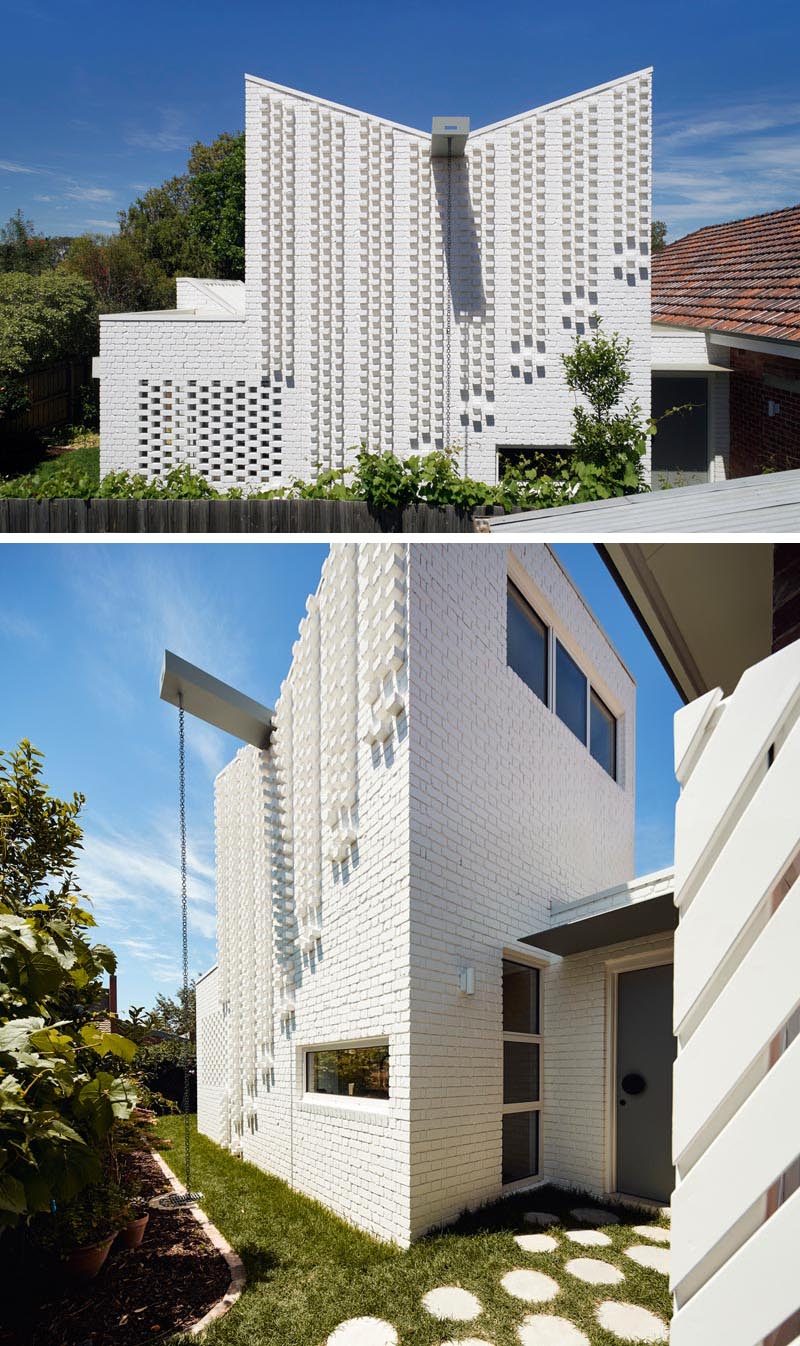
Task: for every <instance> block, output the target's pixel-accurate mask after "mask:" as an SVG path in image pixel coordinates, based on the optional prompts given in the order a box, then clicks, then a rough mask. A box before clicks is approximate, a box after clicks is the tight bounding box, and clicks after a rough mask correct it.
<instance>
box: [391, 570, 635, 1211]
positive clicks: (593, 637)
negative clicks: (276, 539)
mask: <svg viewBox="0 0 800 1346" xmlns="http://www.w3.org/2000/svg"><path fill="white" fill-rule="evenodd" d="M510 550H511V552H512V553H513V556H514V558H515V560H516V562H517V565H518V566H520V567H522V569H523V570H524V572H526V573H527V575H528V576H529V577H530V578H529V580H528V582H527V585H526V588H527V592H528V594H529V596H530V598H531V601H532V602H533V603H534V606H535V607H537V609H538V610H539V612H540V615H541V616H542V617H543V618H545V619H547V620H550V621H552V622H553V623H554V624H555V625H556V627H557V629H558V630H559V631H560V632H561V634H563V636H564V638H565V640H567V639H568V640H569V641H570V643H571V646H572V651H573V653H574V654H575V656H576V657H577V658H578V659H579V661H580V662H581V664H582V665H583V667H584V668H585V670H586V671H587V672H588V673H589V674H590V675H591V676H592V679H593V682H594V684H595V685H596V686H597V687H598V690H599V691H601V692H602V693H603V694H604V695H605V697H606V698H607V700H608V702H609V703H610V704H611V705H612V706H614V707H615V708H617V709H619V710H621V711H622V712H623V723H622V726H621V744H620V758H621V784H617V783H616V782H615V781H613V780H612V779H611V778H610V776H608V775H607V774H606V772H605V771H603V770H602V768H601V767H599V766H598V765H597V763H596V762H595V761H594V760H593V759H592V758H591V757H590V755H589V753H588V751H587V750H586V748H585V747H584V746H583V744H581V743H580V742H579V741H578V740H577V739H576V738H575V737H574V735H573V734H572V733H571V732H570V731H569V730H568V729H567V728H566V727H565V726H564V725H563V724H562V722H561V721H560V720H559V719H558V718H557V716H556V715H555V714H554V713H553V711H552V710H550V709H548V708H547V707H546V706H545V705H544V704H543V703H542V702H541V701H540V700H539V699H538V698H537V697H536V696H535V695H534V694H533V693H532V692H531V691H530V689H529V688H528V687H527V686H526V685H525V684H524V683H523V682H522V681H521V679H520V678H518V677H517V675H516V674H515V673H514V672H513V671H512V670H511V669H510V668H508V667H507V664H506V645H505V641H506V615H505V614H506V576H507V567H508V559H507V556H508V554H507V551H506V549H505V548H501V547H486V548H485V547H482V546H479V545H475V544H465V545H461V546H458V547H454V546H442V547H433V546H417V547H414V548H413V550H412V558H411V582H410V610H411V650H410V658H411V669H410V680H411V725H412V747H411V772H410V774H411V781H410V791H411V824H410V831H411V987H412V1020H411V1030H412V1031H411V1057H412V1063H413V1071H412V1077H411V1082H412V1113H411V1116H412V1150H411V1182H412V1230H413V1233H414V1234H415V1235H416V1234H419V1233H421V1232H423V1230H424V1229H426V1228H428V1227H429V1226H430V1225H432V1224H434V1223H435V1222H438V1221H441V1220H446V1219H449V1218H451V1217H453V1216H455V1215H456V1214H457V1213H458V1212H459V1210H461V1209H463V1208H464V1207H465V1206H468V1205H469V1206H471V1205H475V1204H477V1203H479V1202H480V1201H484V1200H488V1199H490V1198H492V1197H494V1196H497V1195H498V1194H499V1193H500V1190H501V1111H500V1105H501V1102H502V1049H501V1045H500V1043H501V961H502V950H503V947H504V945H510V944H513V942H514V941H515V940H517V939H519V938H520V937H522V936H524V935H528V934H532V933H533V932H534V931H535V930H536V929H538V928H541V927H542V926H544V925H546V924H547V923H548V919H549V912H550V900H551V899H552V898H556V899H560V900H562V901H569V900H570V899H575V898H578V897H583V896H585V895H586V894H588V893H591V892H593V891H595V890H598V889H601V888H604V887H609V886H611V885H613V884H615V883H617V882H622V881H623V880H624V879H627V878H629V877H631V875H632V873H633V806H634V715H635V688H634V685H633V682H632V680H631V678H630V675H629V674H628V673H627V671H626V670H625V668H624V667H623V665H622V664H621V662H620V660H619V658H618V656H617V655H616V653H615V651H614V650H613V648H612V646H611V645H610V644H609V642H608V640H607V638H606V637H605V635H604V634H603V632H602V631H601V630H600V628H599V626H598V625H597V623H596V621H595V620H594V618H593V616H592V614H591V613H590V612H589V610H588V609H587V607H586V606H585V604H584V603H583V601H582V599H581V598H580V596H579V595H578V593H577V592H576V590H575V589H574V587H573V585H572V583H571V582H570V580H569V579H568V578H567V576H566V574H565V573H564V571H563V570H562V569H561V567H560V565H559V564H558V562H557V560H556V559H555V557H554V556H553V554H552V553H551V552H550V550H549V549H548V548H546V547H544V546H541V545H527V546H515V547H513V548H512V549H510ZM527 952H528V953H529V954H530V952H531V950H530V949H529V948H528V949H527ZM462 965H463V966H472V967H474V968H475V972H476V992H475V995H474V997H465V996H461V995H459V992H458V983H457V977H458V968H459V966H462ZM550 1017H551V1016H549V1015H548V1020H549V1018H550ZM544 1059H545V1061H547V1059H548V1044H547V1040H546V1039H545V1043H544ZM563 1120H564V1118H563V1111H562V1109H561V1107H560V1103H559V1101H558V1100H557V1099H556V1098H552V1099H551V1100H550V1102H549V1104H548V1109H547V1112H546V1115H545V1119H544V1122H545V1130H544V1163H545V1166H546V1171H548V1172H551V1173H552V1172H554V1166H553V1164H551V1162H550V1149H549V1147H550V1145H551V1143H552V1139H553V1138H554V1137H555V1135H556V1133H557V1132H558V1130H559V1128H560V1126H561V1125H562V1121H563ZM593 1143H594V1142H593V1140H592V1139H591V1138H589V1137H588V1136H587V1150H588V1151H589V1153H590V1154H591V1150H592V1146H593ZM586 1172H587V1175H588V1174H589V1173H590V1172H591V1163H587V1167H586Z"/></svg>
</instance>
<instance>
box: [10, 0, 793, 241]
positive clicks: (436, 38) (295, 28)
mask: <svg viewBox="0 0 800 1346" xmlns="http://www.w3.org/2000/svg"><path fill="white" fill-rule="evenodd" d="M2 8H3V79H2V82H1V83H0V220H5V219H7V218H8V216H9V215H10V214H11V213H12V212H13V211H14V210H16V209H17V207H22V209H23V210H24V212H25V213H26V214H27V215H29V216H30V217H32V218H33V219H34V221H35V223H36V225H37V226H38V227H39V228H40V229H42V230H44V231H46V232H50V233H80V232H82V231H84V230H87V229H88V230H95V231H99V232H103V231H106V232H107V231H108V230H110V229H111V228H113V227H114V226H115V223H116V212H117V210H119V209H121V208H123V207H125V206H126V205H128V204H129V203H130V202H131V201H132V200H133V199H134V198H135V197H136V196H137V195H138V194H139V193H140V192H141V191H143V190H144V189H146V188H147V187H148V186H152V185H154V184H157V183H159V182H161V181H163V179H164V178H166V177H168V176H170V175H172V174H174V173H177V172H180V171H181V170H182V169H183V167H184V165H185V161H186V151H187V148H188V146H189V145H190V144H191V143H192V142H193V141H194V140H198V139H199V140H205V141H207V140H209V139H211V138H213V137H214V136H215V135H216V134H217V133H218V132H220V131H223V130H236V129H238V128H240V127H241V126H242V124H243V80H242V76H243V73H244V71H245V70H247V71H249V72H250V73H252V74H256V75H262V76H264V77H265V78H268V79H273V80H275V81H277V82H278V83H282V84H288V85H290V86H292V87H294V88H300V89H306V90H310V91H311V92H314V93H317V94H320V95H322V96H325V97H328V98H332V99H334V100H335V101H337V102H342V103H348V104H351V105H355V106H357V107H362V108H364V109H366V110H368V111H370V112H374V113H377V114H380V115H383V116H386V117H390V118H392V119H394V120H397V121H401V122H405V123H409V124H411V125H415V126H421V127H427V126H428V125H429V123H430V118H431V115H432V114H433V113H440V112H464V113H467V114H468V115H469V116H470V117H471V118H472V121H473V125H476V126H479V125H486V124H487V123H489V122H492V121H495V120H498V119H501V118H503V117H507V116H510V115H511V114H513V113H516V112H520V111H523V110H525V109H527V108H530V107H533V106H537V105H538V104H541V103H545V102H548V101H550V100H552V99H555V98H560V97H562V96H564V95H567V94H570V93H574V92H576V91H578V90H580V89H582V88H587V87H590V86H591V85H594V84H599V83H602V82H603V81H605V80H608V79H612V78H615V77H616V76H619V75H623V74H627V73H629V72H630V71H633V70H636V69H640V68H642V67H644V66H649V65H652V66H654V67H655V84H654V100H655V210H656V214H657V215H658V216H660V217H661V218H664V219H666V220H667V222H668V224H669V228H670V234H669V236H670V237H671V238H677V237H679V236H680V235H681V234H683V233H686V232H688V231H689V230H690V229H694V228H697V227H699V226H700V225H702V224H709V223H713V222H715V221H717V220H722V219H735V218H737V217H740V216H742V215H747V214H753V213H755V212H757V211H761V210H771V209H776V208H778V207H780V206H783V205H789V204H794V203H796V202H797V201H798V200H800V87H798V81H797V52H798V42H799V41H800V8H799V7H798V5H797V2H796V0H770V3H769V4H763V5H757V6H754V5H752V4H751V3H744V2H743V0H691V3H689V0H668V3H664V4H651V5H642V4H640V3H635V4H634V3H630V2H628V3H620V2H619V0H610V2H606V3H597V0H592V2H591V3H587V2H586V0H572V3H570V4H568V5H564V4H561V5H558V4H556V5H553V4H549V5H543V4H535V3H533V4H532V3H530V0H513V2H511V0H496V2H495V3H493V4H490V5H487V4H486V3H484V2H482V3H477V2H476V0H460V3H458V4H456V3H454V0H437V3H435V4H431V3H430V0H425V2H424V3H423V2H422V0H410V2H407V3H405V4H401V5H388V4H381V3H375V0H369V3H366V2H365V0H336V3H334V4H332V3H330V0H325V2H324V3H321V0H305V3H301V4H295V5H292V4H283V5H277V4H273V5H267V4H264V3H263V0H258V3H254V2H251V0H231V2H230V3H228V4H226V5H220V4H219V3H218V0H217V2H216V3H213V4H212V3H210V0H192V3H188V2H187V0H170V3H168V4H164V3H163V0H161V2H160V3H158V4H156V3H153V0H138V3H137V4H136V5H135V6H131V5H129V4H126V3H122V2H121V0H108V3H106V4H105V5H104V6H102V7H101V8H98V6H97V5H96V4H95V3H94V2H93V0H92V3H90V0H70V3H69V4H64V3H63V0H59V3H55V2H54V0H3V7H2Z"/></svg>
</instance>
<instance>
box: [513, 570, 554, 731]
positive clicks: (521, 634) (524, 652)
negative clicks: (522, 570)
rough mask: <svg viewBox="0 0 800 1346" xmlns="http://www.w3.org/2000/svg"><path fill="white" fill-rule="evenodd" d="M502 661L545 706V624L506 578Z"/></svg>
mask: <svg viewBox="0 0 800 1346" xmlns="http://www.w3.org/2000/svg"><path fill="white" fill-rule="evenodd" d="M506 614H507V615H506V663H507V664H508V666H509V668H513V670H514V672H515V673H516V674H518V676H519V677H520V678H522V681H523V682H525V683H527V684H528V686H529V687H530V689H531V691H532V692H535V693H536V695H537V696H538V697H539V700H540V701H544V703H545V705H547V627H546V626H545V624H544V622H543V621H541V619H540V618H539V617H537V615H536V613H535V612H534V610H533V608H532V607H531V606H530V604H529V603H528V602H526V600H525V599H524V598H523V596H522V594H521V593H520V591H519V589H518V588H517V586H516V585H515V584H512V583H511V580H509V581H508V596H507V600H506Z"/></svg>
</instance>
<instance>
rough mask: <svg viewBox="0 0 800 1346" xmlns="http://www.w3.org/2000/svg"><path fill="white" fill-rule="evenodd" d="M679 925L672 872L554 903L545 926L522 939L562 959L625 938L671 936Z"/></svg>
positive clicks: (663, 872)
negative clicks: (553, 911) (551, 916)
mask: <svg viewBox="0 0 800 1346" xmlns="http://www.w3.org/2000/svg"><path fill="white" fill-rule="evenodd" d="M677 924H678V910H677V907H676V906H675V898H674V892H673V873H672V871H671V870H661V871H660V872H659V873H658V874H655V875H646V876H645V877H643V878H640V879H633V880H631V881H630V883H624V884H621V885H620V886H619V887H618V888H612V889H609V890H608V891H607V892H604V893H597V894H594V895H592V896H591V897H588V898H583V899H581V900H580V901H577V902H569V903H558V904H557V910H556V912H555V915H554V917H553V919H552V920H551V922H550V924H549V925H548V926H546V927H545V928H544V929H542V930H537V931H536V932H535V933H534V934H532V935H526V936H524V938H523V939H522V940H521V943H523V944H531V945H532V946H533V947H534V948H536V949H542V950H543V951H544V952H546V953H556V954H559V955H560V956H561V957H562V958H568V957H570V956H571V955H572V954H577V953H587V952H588V951H589V950H590V949H603V948H606V947H607V946H608V945H611V944H624V943H625V942H626V941H627V940H632V939H643V938H645V937H647V936H650V935H661V934H665V935H666V934H671V933H672V931H673V930H675V928H676V926H677Z"/></svg>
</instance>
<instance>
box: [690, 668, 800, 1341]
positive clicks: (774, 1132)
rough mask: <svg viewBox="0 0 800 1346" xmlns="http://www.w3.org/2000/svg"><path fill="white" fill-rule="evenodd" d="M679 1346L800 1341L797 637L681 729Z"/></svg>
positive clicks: (696, 709)
mask: <svg viewBox="0 0 800 1346" xmlns="http://www.w3.org/2000/svg"><path fill="white" fill-rule="evenodd" d="M675 742H676V760H677V762H678V765H677V774H678V779H679V780H680V782H681V786H682V791H681V797H680V800H679V802H678V807H677V813H676V833H675V901H676V902H677V904H678V908H679V912H680V920H679V924H678V930H677V933H676V936H675V1003H674V1021H675V1032H676V1034H677V1037H678V1057H677V1060H676V1063H675V1106H674V1120H673V1157H674V1160H675V1165H676V1171H677V1186H676V1189H675V1192H674V1194H673V1198H672V1268H671V1270H672V1287H673V1291H674V1294H675V1310H676V1311H675V1316H674V1318H673V1321H672V1327H671V1329H670V1341H671V1342H672V1343H673V1346H711V1344H712V1343H713V1344H714V1346H717V1343H720V1346H721V1343H724V1346H757V1344H758V1346H760V1344H761V1343H767V1342H768V1343H771V1346H778V1343H779V1342H780V1343H784V1342H785V1343H788V1342H790V1341H791V1342H794V1341H796V1340H797V1339H798V1333H800V1278H799V1277H798V1260H797V1259H798V1249H800V1158H799V1157H798V1151H800V1139H799V1138H798V1099H800V1007H799V1005H798V994H800V992H799V991H798V975H797V966H798V950H800V814H799V813H798V800H800V642H796V643H794V644H792V645H789V646H787V648H786V649H783V650H781V651H780V652H779V653H777V654H773V655H772V656H771V657H770V658H769V659H766V660H764V661H763V663H759V664H756V665H755V666H754V667H752V668H750V669H748V670H747V672H746V673H745V674H744V676H743V677H742V679H741V681H740V683H739V686H738V687H737V689H736V691H735V692H734V693H733V695H732V696H730V697H728V698H727V699H723V697H722V693H721V692H720V691H715V692H708V693H707V694H706V695H705V696H704V697H701V698H700V699H699V700H698V701H694V702H692V703H691V704H690V705H689V706H687V707H686V708H685V709H684V710H682V711H680V713H679V714H678V716H677V717H676V725H675Z"/></svg>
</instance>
